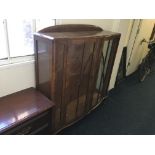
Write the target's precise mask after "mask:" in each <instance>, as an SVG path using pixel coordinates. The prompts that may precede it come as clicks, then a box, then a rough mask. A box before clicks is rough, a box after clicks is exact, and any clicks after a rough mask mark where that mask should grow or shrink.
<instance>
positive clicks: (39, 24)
mask: <svg viewBox="0 0 155 155" xmlns="http://www.w3.org/2000/svg"><path fill="white" fill-rule="evenodd" d="M54 25H55V20H54V19H37V20H36V32H37V31H39V30H41V29H43V28H46V27H49V26H54Z"/></svg>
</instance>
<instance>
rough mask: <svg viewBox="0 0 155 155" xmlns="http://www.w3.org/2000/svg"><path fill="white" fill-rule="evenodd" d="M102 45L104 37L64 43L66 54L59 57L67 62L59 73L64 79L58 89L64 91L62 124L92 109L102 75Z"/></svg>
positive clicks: (64, 62) (62, 93)
mask: <svg viewBox="0 0 155 155" xmlns="http://www.w3.org/2000/svg"><path fill="white" fill-rule="evenodd" d="M102 45H103V41H102V39H96V38H91V39H90V38H89V39H72V40H69V39H68V40H67V41H66V44H64V46H63V57H59V58H60V60H58V61H61V60H62V62H63V63H62V64H61V67H60V68H63V69H61V70H62V72H61V73H62V74H61V75H59V76H60V78H61V80H59V81H62V83H59V85H61V86H60V87H61V88H62V89H57V91H59V90H62V92H61V101H60V102H61V106H60V107H61V121H62V124H65V125H66V124H68V123H71V122H73V121H74V120H77V119H78V118H80V117H82V116H83V115H84V114H85V113H86V112H87V111H89V108H90V107H91V106H90V103H91V102H92V96H93V93H94V89H95V85H96V81H97V76H98V74H97V73H98V70H99V65H100V59H101V48H102ZM59 47H60V44H59ZM60 51H61V50H59V52H60ZM60 68H59V69H60ZM57 75H58V73H57ZM56 79H57V78H56ZM59 97H60V96H59Z"/></svg>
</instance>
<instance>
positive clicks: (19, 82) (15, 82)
mask: <svg viewBox="0 0 155 155" xmlns="http://www.w3.org/2000/svg"><path fill="white" fill-rule="evenodd" d="M67 23H81V24H93V25H97V26H100V27H102V28H103V29H105V30H111V31H115V32H121V33H122V36H121V37H122V38H121V40H120V44H119V48H118V49H119V50H118V53H117V56H116V61H115V65H114V67H113V73H112V77H111V82H110V86H109V88H110V89H111V88H113V87H114V83H115V78H116V74H117V69H118V66H119V62H120V56H121V52H122V48H123V45H124V44H125V39H126V33H127V30H128V27H129V25H128V24H129V23H130V20H119V19H87V20H85V19H79V20H77V19H76V20H75V19H66V20H65V19H63V20H57V24H67ZM34 86H35V73H34V63H33V62H29V63H22V64H18V65H11V66H7V67H4V66H2V67H0V97H2V96H5V95H8V94H11V93H14V92H17V91H19V90H22V89H26V88H29V87H34Z"/></svg>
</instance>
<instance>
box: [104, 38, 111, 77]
mask: <svg viewBox="0 0 155 155" xmlns="http://www.w3.org/2000/svg"><path fill="white" fill-rule="evenodd" d="M111 48H112V40H110V41H109V47H108V51H106V57H105V68H104V75H105V74H106V72H107V67H108V61H109V57H110V53H111ZM103 52H104V51H103Z"/></svg>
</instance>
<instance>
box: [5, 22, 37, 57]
mask: <svg viewBox="0 0 155 155" xmlns="http://www.w3.org/2000/svg"><path fill="white" fill-rule="evenodd" d="M7 28H8V39H9V48H10V56H11V57H17V56H25V55H31V54H33V53H34V50H33V20H7Z"/></svg>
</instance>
